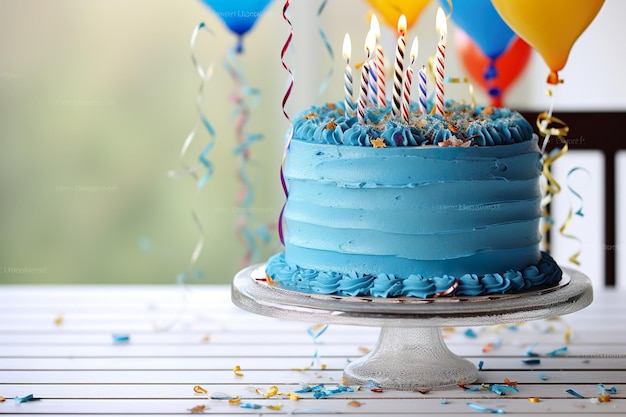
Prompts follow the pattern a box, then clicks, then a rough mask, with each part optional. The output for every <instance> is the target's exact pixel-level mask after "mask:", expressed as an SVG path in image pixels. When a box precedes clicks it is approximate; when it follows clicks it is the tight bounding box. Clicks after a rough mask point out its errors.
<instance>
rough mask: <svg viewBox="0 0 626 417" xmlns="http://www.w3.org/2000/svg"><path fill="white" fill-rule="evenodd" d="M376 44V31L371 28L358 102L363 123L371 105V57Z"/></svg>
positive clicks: (360, 118)
mask: <svg viewBox="0 0 626 417" xmlns="http://www.w3.org/2000/svg"><path fill="white" fill-rule="evenodd" d="M375 45H376V37H375V36H374V33H373V32H372V31H371V30H370V31H369V32H368V33H367V36H366V37H365V55H366V58H365V62H364V63H363V66H362V67H361V92H360V94H359V104H358V109H357V112H358V116H359V121H360V122H361V123H365V108H366V107H367V106H368V105H369V103H370V101H369V98H368V94H369V92H370V87H369V78H370V75H369V73H370V57H371V54H372V51H373V50H374V48H375Z"/></svg>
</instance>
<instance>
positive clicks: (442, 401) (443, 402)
mask: <svg viewBox="0 0 626 417" xmlns="http://www.w3.org/2000/svg"><path fill="white" fill-rule="evenodd" d="M439 404H444V405H445V404H448V400H446V399H445V398H444V399H442V400H441V401H440V402H439Z"/></svg>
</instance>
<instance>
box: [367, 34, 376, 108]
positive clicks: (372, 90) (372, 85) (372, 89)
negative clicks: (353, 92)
mask: <svg viewBox="0 0 626 417" xmlns="http://www.w3.org/2000/svg"><path fill="white" fill-rule="evenodd" d="M372 38H373V39H374V40H373V41H372V40H371V39H372ZM368 39H369V40H368ZM366 43H369V44H370V45H371V46H372V49H371V50H370V49H368V50H367V57H368V59H369V60H370V67H369V72H368V75H369V80H368V82H369V84H368V92H367V99H368V101H369V103H370V105H372V106H376V105H377V103H378V74H377V73H376V61H375V57H372V55H371V51H374V50H375V49H376V36H375V34H374V33H373V32H372V31H371V30H370V31H369V32H368V33H367V38H366ZM370 58H372V59H370Z"/></svg>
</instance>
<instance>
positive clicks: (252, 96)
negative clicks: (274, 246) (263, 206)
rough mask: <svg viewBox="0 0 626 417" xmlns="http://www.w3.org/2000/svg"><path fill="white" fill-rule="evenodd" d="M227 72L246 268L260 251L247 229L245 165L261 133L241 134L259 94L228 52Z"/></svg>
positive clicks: (249, 190) (249, 193) (249, 199)
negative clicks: (233, 106)
mask: <svg viewBox="0 0 626 417" xmlns="http://www.w3.org/2000/svg"><path fill="white" fill-rule="evenodd" d="M225 66H226V69H227V70H228V72H229V73H230V75H231V77H232V79H233V82H234V84H235V92H234V93H233V95H232V100H233V102H234V103H235V104H236V105H237V109H236V113H235V114H236V116H237V117H236V121H235V136H236V138H237V142H238V145H237V146H236V147H235V149H234V153H235V155H237V156H238V158H239V169H238V171H237V174H238V177H239V180H240V182H241V188H240V190H239V193H238V195H237V204H238V207H239V208H240V209H241V215H240V216H239V218H238V220H237V223H236V227H237V234H238V236H239V240H240V241H241V242H242V244H244V246H245V248H246V252H245V253H244V255H243V257H242V259H241V265H242V266H246V265H248V264H249V263H250V262H251V261H252V260H253V259H256V258H257V257H259V253H260V252H259V250H258V248H257V245H256V240H255V238H254V234H253V233H252V232H251V231H250V229H249V223H250V219H251V215H250V206H251V205H252V203H253V201H254V187H253V184H252V181H251V180H250V177H249V175H248V162H249V160H250V147H251V145H252V144H253V143H254V142H256V141H259V140H261V139H262V138H263V135H261V134H248V133H246V132H245V131H244V128H245V126H246V124H247V123H248V120H249V118H250V105H248V101H251V102H252V104H251V105H256V103H257V102H258V100H259V98H260V91H259V90H258V89H255V88H250V87H249V86H247V85H246V84H245V82H244V77H243V70H242V68H241V66H240V65H239V63H238V62H237V57H236V55H235V53H234V52H233V51H230V53H229V60H228V61H227V62H226V63H225Z"/></svg>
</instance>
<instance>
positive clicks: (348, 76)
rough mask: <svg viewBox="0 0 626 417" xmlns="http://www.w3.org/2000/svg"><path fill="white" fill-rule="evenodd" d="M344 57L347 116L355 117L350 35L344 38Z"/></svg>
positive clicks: (344, 88)
mask: <svg viewBox="0 0 626 417" xmlns="http://www.w3.org/2000/svg"><path fill="white" fill-rule="evenodd" d="M342 52H343V57H344V59H345V60H346V68H345V70H344V72H343V80H344V83H343V92H344V96H345V99H344V101H345V105H346V114H347V116H349V117H352V116H354V111H355V109H354V100H353V98H352V95H353V92H352V67H350V54H351V53H352V43H351V42H350V35H349V34H347V33H346V36H345V37H344V38H343V50H342Z"/></svg>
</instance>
